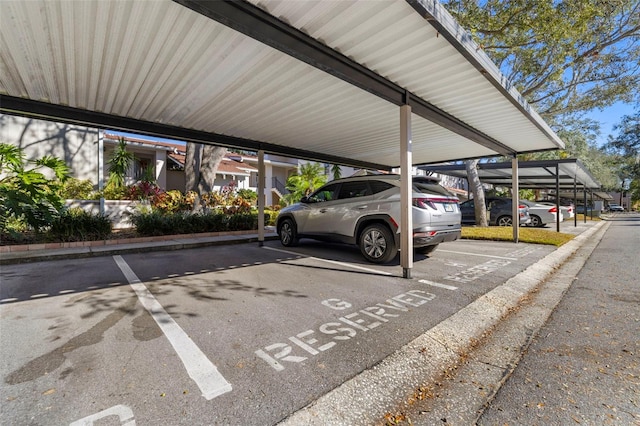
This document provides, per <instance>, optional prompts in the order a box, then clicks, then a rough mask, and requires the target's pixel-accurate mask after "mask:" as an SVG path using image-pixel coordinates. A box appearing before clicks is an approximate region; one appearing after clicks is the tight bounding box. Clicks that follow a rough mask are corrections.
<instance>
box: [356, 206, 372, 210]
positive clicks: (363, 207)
mask: <svg viewBox="0 0 640 426" xmlns="http://www.w3.org/2000/svg"><path fill="white" fill-rule="evenodd" d="M368 208H369V206H358V207H357V209H358V210H364V209H368Z"/></svg>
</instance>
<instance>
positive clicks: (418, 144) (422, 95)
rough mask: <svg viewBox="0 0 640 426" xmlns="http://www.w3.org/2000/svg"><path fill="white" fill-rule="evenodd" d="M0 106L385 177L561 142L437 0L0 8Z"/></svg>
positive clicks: (52, 1)
mask: <svg viewBox="0 0 640 426" xmlns="http://www.w3.org/2000/svg"><path fill="white" fill-rule="evenodd" d="M0 7H1V8H2V13H0V43H1V44H0V67H1V72H0V95H1V99H0V110H1V111H2V112H5V113H10V114H20V115H27V116H32V117H39V118H45V119H50V120H53V121H60V122H71V123H77V124H83V125H90V126H97V127H101V128H111V129H118V130H125V131H133V132H138V133H143V134H147V135H156V136H164V137H172V138H176V139H181V140H187V141H195V142H202V143H211V144H216V145H224V146H233V147H240V148H244V149H250V150H256V151H257V150H263V151H265V152H270V153H278V154H284V155H288V156H293V157H298V158H308V159H315V160H319V161H325V162H332V163H339V164H348V165H353V166H356V167H366V168H380V169H388V168H391V167H396V166H398V165H399V164H400V162H401V161H400V155H401V154H400V148H399V140H400V125H399V121H400V119H399V115H400V114H399V108H398V106H401V105H410V106H411V112H412V117H411V123H412V124H411V131H412V153H413V154H412V162H413V164H426V163H436V162H443V161H449V160H453V159H461V158H477V157H483V156H492V155H495V154H502V155H512V154H515V153H522V152H530V151H538V150H547V149H554V148H558V147H563V143H562V141H561V140H560V139H559V138H558V137H557V135H556V134H555V133H554V132H553V131H552V130H551V129H550V128H549V126H548V125H547V124H546V123H545V122H544V121H543V120H542V119H541V118H540V117H539V116H538V115H537V114H536V112H535V111H533V110H532V109H531V108H530V107H529V105H528V104H527V103H526V102H525V101H524V99H522V97H521V96H520V95H519V93H518V92H517V91H516V90H515V89H514V88H513V87H512V86H511V85H510V84H509V82H507V81H506V79H505V78H504V76H503V75H502V74H501V73H500V72H499V70H498V69H497V68H496V67H495V65H494V64H493V63H492V62H491V61H490V60H489V59H488V57H487V56H486V55H485V54H484V53H483V52H482V51H481V50H480V48H479V47H478V46H477V45H476V44H475V43H474V42H473V41H472V40H471V38H470V36H469V35H468V33H467V32H466V31H464V30H463V29H462V28H461V27H460V26H459V25H457V24H456V23H455V21H454V20H453V18H452V17H451V16H450V15H449V14H448V13H447V12H446V11H445V9H444V8H443V7H442V6H441V5H440V4H439V3H437V1H435V0H406V1H402V0H394V1H376V2H371V1H365V0H356V1H340V2H333V1H326V2H322V1H284V2H283V1H278V0H251V1H250V2H244V1H240V2H227V1H204V0H176V1H169V0H157V1H152V2H150V1H144V2H143V1H96V2H90V1H73V2H69V1H62V0H40V1H28V2H25V1H21V0H17V1H14V0H9V1H3V2H1V3H0Z"/></svg>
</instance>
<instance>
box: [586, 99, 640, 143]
mask: <svg viewBox="0 0 640 426" xmlns="http://www.w3.org/2000/svg"><path fill="white" fill-rule="evenodd" d="M634 107H635V105H633V104H626V103H623V102H617V103H615V104H613V105H612V106H610V107H609V108H605V109H604V110H602V111H599V110H594V111H592V112H590V113H588V114H587V117H588V118H591V119H593V120H596V121H598V122H600V126H601V127H600V132H601V133H600V137H599V138H598V145H602V144H603V143H605V142H606V141H607V139H608V137H609V135H610V134H612V132H613V126H615V125H616V124H619V123H620V121H621V120H622V117H623V116H625V115H631V114H632V113H633V112H634V109H635V108H634Z"/></svg>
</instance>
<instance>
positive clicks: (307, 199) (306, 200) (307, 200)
mask: <svg viewBox="0 0 640 426" xmlns="http://www.w3.org/2000/svg"><path fill="white" fill-rule="evenodd" d="M300 202H301V203H304V204H309V203H310V202H311V200H310V199H309V197H306V196H305V197H302V198H300Z"/></svg>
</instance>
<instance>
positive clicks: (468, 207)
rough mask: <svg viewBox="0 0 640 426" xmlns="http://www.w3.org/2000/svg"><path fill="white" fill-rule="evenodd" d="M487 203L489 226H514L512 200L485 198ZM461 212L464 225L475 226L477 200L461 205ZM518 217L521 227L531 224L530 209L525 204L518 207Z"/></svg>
mask: <svg viewBox="0 0 640 426" xmlns="http://www.w3.org/2000/svg"><path fill="white" fill-rule="evenodd" d="M485 203H486V204H487V206H488V207H487V211H488V215H489V217H488V222H489V225H497V226H512V225H513V219H512V209H511V206H512V200H511V198H503V197H485ZM460 212H461V213H462V223H467V224H475V223H476V212H475V200H474V199H471V200H467V201H465V202H464V203H462V204H460ZM518 215H519V216H520V225H527V224H529V223H531V218H530V217H529V207H527V206H526V205H524V204H519V205H518Z"/></svg>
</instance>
